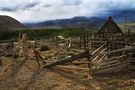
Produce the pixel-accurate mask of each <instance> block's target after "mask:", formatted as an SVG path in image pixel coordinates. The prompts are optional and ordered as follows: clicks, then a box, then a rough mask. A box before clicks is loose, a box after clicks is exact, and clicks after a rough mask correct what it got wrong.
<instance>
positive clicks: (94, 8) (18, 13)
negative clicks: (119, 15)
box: [0, 0, 135, 22]
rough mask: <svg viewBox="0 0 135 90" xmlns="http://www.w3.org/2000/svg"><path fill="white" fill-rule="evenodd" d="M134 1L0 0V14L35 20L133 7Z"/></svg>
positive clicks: (28, 20) (22, 20)
mask: <svg viewBox="0 0 135 90" xmlns="http://www.w3.org/2000/svg"><path fill="white" fill-rule="evenodd" d="M134 3H135V1H134V0H117V1H116V0H0V4H1V5H0V14H1V15H9V16H12V17H14V18H16V19H18V20H19V21H21V22H37V21H44V20H51V19H60V18H71V17H74V16H94V15H97V14H99V13H101V12H102V13H106V12H107V11H108V10H115V9H133V8H134V7H135V4H134Z"/></svg>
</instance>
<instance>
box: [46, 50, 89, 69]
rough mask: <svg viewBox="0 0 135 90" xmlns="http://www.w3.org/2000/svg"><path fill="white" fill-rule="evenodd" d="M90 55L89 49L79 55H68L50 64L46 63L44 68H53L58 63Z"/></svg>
mask: <svg viewBox="0 0 135 90" xmlns="http://www.w3.org/2000/svg"><path fill="white" fill-rule="evenodd" d="M88 57H89V50H86V51H85V52H83V53H81V54H78V55H74V56H72V57H68V58H64V59H62V60H59V61H57V62H54V63H52V64H49V65H45V66H44V68H52V67H55V66H57V65H64V64H66V63H69V62H72V61H75V60H78V59H81V58H88Z"/></svg>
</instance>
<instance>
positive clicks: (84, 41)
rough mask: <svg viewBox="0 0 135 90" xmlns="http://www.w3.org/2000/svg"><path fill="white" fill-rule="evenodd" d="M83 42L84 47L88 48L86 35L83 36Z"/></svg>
mask: <svg viewBox="0 0 135 90" xmlns="http://www.w3.org/2000/svg"><path fill="white" fill-rule="evenodd" d="M83 44H84V49H86V37H85V36H84V37H83Z"/></svg>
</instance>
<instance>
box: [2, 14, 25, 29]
mask: <svg viewBox="0 0 135 90" xmlns="http://www.w3.org/2000/svg"><path fill="white" fill-rule="evenodd" d="M7 28H8V29H22V28H24V25H23V24H21V23H20V22H19V21H17V20H16V19H14V18H12V17H10V16H3V15H0V29H7Z"/></svg>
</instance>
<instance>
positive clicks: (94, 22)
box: [25, 17, 105, 29]
mask: <svg viewBox="0 0 135 90" xmlns="http://www.w3.org/2000/svg"><path fill="white" fill-rule="evenodd" d="M104 21H105V20H104V19H102V18H98V17H74V18H71V19H58V20H49V21H44V22H40V23H36V24H32V23H31V24H30V23H29V24H28V23H27V24H25V26H26V27H31V28H86V29H87V28H97V27H99V26H101V25H102V24H103V22H104Z"/></svg>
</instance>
